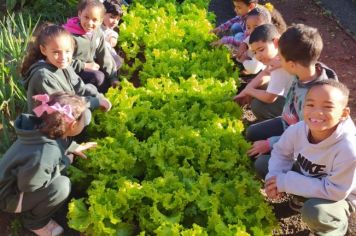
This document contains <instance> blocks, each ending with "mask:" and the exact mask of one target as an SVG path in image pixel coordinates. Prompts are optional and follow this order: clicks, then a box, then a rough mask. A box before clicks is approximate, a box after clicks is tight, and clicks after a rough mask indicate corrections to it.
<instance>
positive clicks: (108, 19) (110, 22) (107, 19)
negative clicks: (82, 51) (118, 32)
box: [103, 13, 121, 29]
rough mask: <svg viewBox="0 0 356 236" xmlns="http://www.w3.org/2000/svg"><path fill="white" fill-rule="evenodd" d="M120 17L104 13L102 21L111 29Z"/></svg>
mask: <svg viewBox="0 0 356 236" xmlns="http://www.w3.org/2000/svg"><path fill="white" fill-rule="evenodd" d="M120 19H121V17H120V16H119V15H113V14H111V13H105V15H104V21H103V22H104V25H105V26H106V27H108V28H110V29H113V28H115V27H116V26H117V25H118V24H119V21H120Z"/></svg>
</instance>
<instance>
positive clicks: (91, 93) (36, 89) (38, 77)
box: [23, 61, 101, 113]
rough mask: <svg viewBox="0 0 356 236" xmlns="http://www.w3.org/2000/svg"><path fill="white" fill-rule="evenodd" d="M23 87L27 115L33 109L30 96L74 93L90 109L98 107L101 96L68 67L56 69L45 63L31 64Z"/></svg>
mask: <svg viewBox="0 0 356 236" xmlns="http://www.w3.org/2000/svg"><path fill="white" fill-rule="evenodd" d="M23 85H24V87H25V89H26V92H27V105H28V106H27V108H28V112H29V113H32V110H33V108H34V100H33V99H32V96H34V95H37V94H44V93H46V94H52V93H54V92H60V91H63V92H74V93H75V94H76V95H78V96H84V97H85V98H86V100H87V102H88V103H89V107H90V108H91V109H95V108H98V107H99V98H98V96H101V95H100V93H99V92H98V90H97V88H96V87H95V86H94V85H92V84H84V82H83V81H82V79H81V78H80V77H79V76H78V75H77V74H76V73H75V72H74V70H73V68H72V67H70V66H69V67H67V68H66V69H58V68H57V67H55V66H53V65H51V64H49V63H47V62H45V61H39V62H37V63H35V64H33V65H32V66H31V67H30V69H29V70H28V71H27V72H26V75H25V76H24V78H23Z"/></svg>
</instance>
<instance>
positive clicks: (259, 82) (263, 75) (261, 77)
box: [233, 70, 270, 103]
mask: <svg viewBox="0 0 356 236" xmlns="http://www.w3.org/2000/svg"><path fill="white" fill-rule="evenodd" d="M269 81H270V75H269V72H268V71H267V70H263V71H261V72H260V73H259V74H258V75H257V76H256V77H255V78H253V79H252V80H251V82H250V83H248V84H247V86H246V87H245V88H244V89H243V90H242V91H241V92H240V93H239V94H238V95H236V96H235V97H234V98H233V99H234V101H235V102H237V103H240V102H241V101H243V100H245V98H246V97H249V95H247V93H246V90H248V89H250V88H258V87H261V86H263V85H265V84H267V83H268V82H269Z"/></svg>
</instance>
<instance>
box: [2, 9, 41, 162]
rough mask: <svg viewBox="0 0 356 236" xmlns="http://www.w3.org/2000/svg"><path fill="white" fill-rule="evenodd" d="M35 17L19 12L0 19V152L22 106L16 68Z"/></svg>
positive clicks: (10, 138) (8, 141)
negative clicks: (24, 15) (25, 15)
mask: <svg viewBox="0 0 356 236" xmlns="http://www.w3.org/2000/svg"><path fill="white" fill-rule="evenodd" d="M37 23H38V19H37V20H36V21H35V22H33V20H32V19H31V17H30V16H27V17H23V16H22V14H16V16H15V15H14V14H12V15H7V16H5V17H4V18H3V19H2V20H1V21H0V119H1V125H2V127H0V131H1V132H0V141H1V143H2V145H1V147H0V155H1V153H3V152H4V151H5V150H6V149H7V148H8V147H9V146H10V145H11V143H12V141H13V138H14V129H13V121H14V120H15V118H16V117H17V116H18V115H19V114H20V113H21V112H22V111H24V109H25V106H26V94H25V91H24V89H23V86H22V85H21V77H20V74H19V73H18V68H19V66H20V65H21V62H22V58H23V56H24V54H25V52H26V48H27V45H28V43H29V41H30V39H31V37H32V33H33V29H34V28H35V26H36V25H37Z"/></svg>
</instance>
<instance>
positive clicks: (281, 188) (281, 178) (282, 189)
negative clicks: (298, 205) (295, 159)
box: [277, 174, 286, 192]
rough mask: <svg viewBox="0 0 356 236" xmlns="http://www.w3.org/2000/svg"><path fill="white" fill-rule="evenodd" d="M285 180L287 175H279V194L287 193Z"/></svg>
mask: <svg viewBox="0 0 356 236" xmlns="http://www.w3.org/2000/svg"><path fill="white" fill-rule="evenodd" d="M285 179H286V174H279V175H277V190H278V192H286V186H285Z"/></svg>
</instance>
